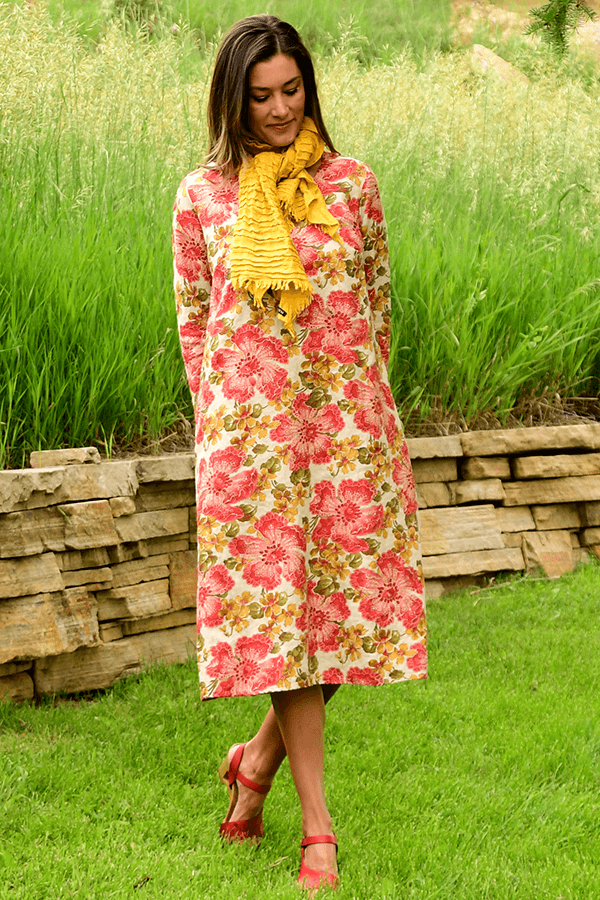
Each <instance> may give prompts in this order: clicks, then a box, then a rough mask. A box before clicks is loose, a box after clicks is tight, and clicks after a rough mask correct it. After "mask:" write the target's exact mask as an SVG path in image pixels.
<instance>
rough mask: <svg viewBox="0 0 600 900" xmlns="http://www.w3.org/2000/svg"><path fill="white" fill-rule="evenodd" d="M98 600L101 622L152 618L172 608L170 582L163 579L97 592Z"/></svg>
mask: <svg viewBox="0 0 600 900" xmlns="http://www.w3.org/2000/svg"><path fill="white" fill-rule="evenodd" d="M96 600H97V601H98V619H99V621H100V622H106V621H108V620H110V619H129V618H138V617H140V618H143V617H147V616H152V615H155V614H156V613H161V612H165V611H166V610H168V609H170V608H171V600H170V597H169V580H168V578H163V579H162V580H160V581H144V582H142V583H141V584H128V585H124V586H123V587H119V588H110V589H109V590H107V591H97V592H96Z"/></svg>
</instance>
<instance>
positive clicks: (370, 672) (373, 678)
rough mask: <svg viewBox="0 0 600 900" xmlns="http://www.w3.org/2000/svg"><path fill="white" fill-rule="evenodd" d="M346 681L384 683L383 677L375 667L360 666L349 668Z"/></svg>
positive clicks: (348, 682) (372, 683)
mask: <svg viewBox="0 0 600 900" xmlns="http://www.w3.org/2000/svg"><path fill="white" fill-rule="evenodd" d="M346 682H347V684H369V685H373V686H375V685H378V684H383V677H382V676H381V675H380V674H379V672H376V671H375V669H371V668H367V669H361V668H360V667H359V666H352V668H351V669H348V674H347V675H346Z"/></svg>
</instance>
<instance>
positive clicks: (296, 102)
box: [248, 53, 304, 148]
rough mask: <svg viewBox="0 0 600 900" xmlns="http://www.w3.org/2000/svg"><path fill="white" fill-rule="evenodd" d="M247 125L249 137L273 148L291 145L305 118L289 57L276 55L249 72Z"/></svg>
mask: <svg viewBox="0 0 600 900" xmlns="http://www.w3.org/2000/svg"><path fill="white" fill-rule="evenodd" d="M249 88H250V98H249V102H248V112H249V124H250V130H251V131H252V134H253V135H254V136H255V137H256V138H257V139H258V140H259V141H261V142H262V143H264V144H270V145H271V146H272V147H274V148H283V147H288V146H289V145H290V144H292V143H293V142H294V141H295V139H296V136H297V134H298V132H299V131H300V126H301V125H302V120H303V119H304V84H303V82H302V75H301V73H300V69H299V68H298V65H297V63H296V60H295V59H294V58H293V57H291V56H285V55H284V54H283V53H278V54H277V56H273V57H272V58H271V59H268V60H266V62H260V63H256V65H254V66H252V68H251V69H250V83H249Z"/></svg>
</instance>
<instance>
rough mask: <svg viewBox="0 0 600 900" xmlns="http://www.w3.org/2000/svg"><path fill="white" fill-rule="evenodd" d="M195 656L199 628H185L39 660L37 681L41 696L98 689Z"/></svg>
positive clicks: (36, 673) (36, 672)
mask: <svg viewBox="0 0 600 900" xmlns="http://www.w3.org/2000/svg"><path fill="white" fill-rule="evenodd" d="M195 653H196V626H195V625H182V626H180V627H179V628H168V629H166V630H165V631H154V632H150V633H149V634H139V635H134V636H132V637H127V638H123V639H122V640H120V641H112V642H110V643H108V644H101V645H100V646H99V647H95V648H93V649H89V650H77V651H75V653H67V654H63V655H61V656H57V657H51V658H48V659H40V660H37V661H36V664H35V670H34V673H35V674H34V680H35V685H36V689H37V691H38V693H40V694H48V693H55V692H57V691H64V692H65V693H67V694H69V693H76V692H78V691H87V690H96V689H98V688H107V687H110V685H111V684H114V682H115V681H117V680H118V679H120V678H122V677H125V676H127V675H136V674H138V673H139V672H140V671H142V669H143V668H144V667H145V666H148V665H151V664H152V663H155V662H159V663H164V664H168V663H174V662H185V661H186V659H187V658H188V656H190V655H191V656H194V655H195Z"/></svg>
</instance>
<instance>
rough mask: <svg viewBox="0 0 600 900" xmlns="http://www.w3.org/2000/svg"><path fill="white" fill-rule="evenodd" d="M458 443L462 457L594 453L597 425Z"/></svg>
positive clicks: (509, 432)
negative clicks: (570, 451) (573, 451)
mask: <svg viewBox="0 0 600 900" xmlns="http://www.w3.org/2000/svg"><path fill="white" fill-rule="evenodd" d="M460 439H461V442H462V449H463V453H464V455H465V456H504V455H509V454H510V455H514V454H517V453H531V452H533V451H535V450H560V449H566V448H572V449H577V448H583V449H588V450H598V449H600V424H596V423H590V424H587V425H556V426H553V427H546V426H540V427H539V428H512V429H503V430H498V431H468V432H465V434H462V435H461V438H460ZM430 440H432V439H431V438H430Z"/></svg>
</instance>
